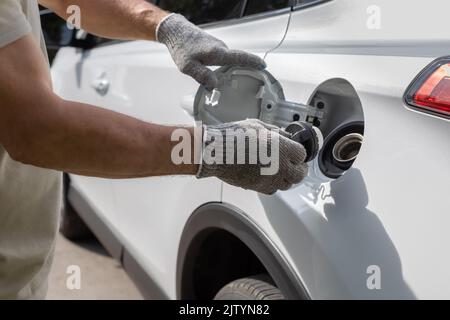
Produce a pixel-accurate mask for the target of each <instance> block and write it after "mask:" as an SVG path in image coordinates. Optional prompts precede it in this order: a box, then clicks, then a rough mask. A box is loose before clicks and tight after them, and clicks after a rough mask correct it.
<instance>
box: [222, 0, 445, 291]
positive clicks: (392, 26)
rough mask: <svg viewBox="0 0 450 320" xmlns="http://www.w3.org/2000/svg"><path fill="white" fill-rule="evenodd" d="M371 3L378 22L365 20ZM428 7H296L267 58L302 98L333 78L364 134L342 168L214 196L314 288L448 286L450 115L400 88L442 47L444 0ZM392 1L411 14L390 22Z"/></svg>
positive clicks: (289, 92)
mask: <svg viewBox="0 0 450 320" xmlns="http://www.w3.org/2000/svg"><path fill="white" fill-rule="evenodd" d="M373 5H376V6H378V7H379V9H380V10H381V29H378V30H373V29H369V28H367V21H368V19H369V18H370V17H371V14H370V13H372V12H373V10H369V11H368V8H370V7H372V6H373ZM427 7H429V8H439V10H433V13H434V14H435V16H433V17H432V16H426V17H424V16H423V10H424V8H423V6H412V5H411V1H360V0H358V1H350V0H348V1H345V0H340V1H338V0H336V1H331V2H328V3H326V4H323V5H321V6H317V7H313V8H309V9H306V10H302V11H298V12H295V13H294V15H293V19H292V23H291V27H290V29H289V33H288V35H287V37H286V40H285V42H284V43H283V45H282V46H281V47H280V48H279V49H278V50H277V51H275V52H274V53H272V54H270V55H269V56H268V58H267V62H268V65H269V71H270V72H271V73H272V74H273V75H274V76H275V77H276V78H277V79H278V80H279V81H280V82H281V83H282V85H283V87H284V90H285V94H286V97H287V99H288V100H290V101H297V102H303V103H307V102H308V101H309V99H310V98H311V96H312V95H313V94H314V93H315V90H316V89H317V88H318V87H319V86H320V84H322V83H323V82H324V81H327V80H329V79H334V78H342V79H345V80H347V81H348V82H349V83H350V84H352V85H353V86H354V87H355V89H356V92H357V94H358V96H359V98H360V99H361V102H362V106H363V109H364V116H365V141H364V145H363V148H362V150H361V153H360V155H359V157H358V159H357V160H356V162H355V164H354V166H353V169H351V170H350V171H349V172H348V173H347V174H346V175H345V176H344V177H342V178H340V179H338V180H336V181H333V182H331V183H322V184H316V185H305V184H304V185H299V186H297V187H296V188H293V189H291V190H289V191H287V192H279V193H277V194H276V195H274V196H271V197H268V196H260V195H257V194H256V193H253V192H249V191H242V190H239V189H237V188H233V187H231V186H228V185H224V193H223V201H224V202H228V203H231V204H233V205H235V206H237V207H239V208H241V209H242V210H244V211H245V212H246V213H247V214H249V215H250V216H251V217H252V219H254V221H257V222H258V224H259V225H260V226H261V227H262V228H263V229H264V230H265V232H267V233H268V234H269V235H270V237H271V238H272V239H273V240H274V241H275V242H276V243H277V245H278V246H279V247H280V248H281V250H282V251H283V253H284V254H285V255H286V256H287V257H289V259H290V261H291V262H292V263H293V265H295V267H296V268H297V270H298V272H299V275H300V277H301V278H302V279H303V282H304V284H305V285H306V287H307V289H308V291H309V292H310V294H311V296H312V298H315V299H327V298H333V299H336V298H338V299H364V298H368V299H374V298H386V299H390V298H401V299H410V298H422V299H430V298H436V299H443V298H446V299H448V298H449V290H448V288H449V286H450V277H449V275H448V272H447V268H448V265H449V264H450V255H449V254H448V250H447V249H448V248H447V247H448V243H450V234H449V233H448V232H447V230H448V227H449V226H450V216H449V212H450V198H449V197H448V195H447V194H448V190H449V189H450V185H449V181H450V170H449V169H448V159H450V143H449V137H450V123H449V121H446V120H443V119H438V118H434V117H431V116H428V115H424V114H421V113H417V112H414V111H411V110H409V109H408V108H407V107H406V106H405V105H404V103H403V100H402V96H403V93H404V91H405V90H406V88H407V86H408V85H409V83H410V82H411V81H412V80H413V78H414V77H415V76H416V75H417V74H418V73H419V72H420V71H421V70H422V69H423V68H424V67H425V66H426V65H427V64H429V63H430V62H431V61H432V60H434V59H435V58H436V57H438V56H442V55H446V54H448V53H449V52H450V37H449V35H448V33H447V32H445V28H444V26H443V21H445V15H446V14H445V12H448V10H449V4H447V3H444V2H442V1H431V2H427ZM406 8H407V9H406ZM372 9H373V7H372ZM405 11H406V12H405ZM368 12H369V13H368ZM401 12H405V15H406V14H407V16H408V20H404V21H403V22H402V23H399V14H400V13H401ZM419 18H422V20H421V23H417V21H419ZM374 274H375V276H379V277H378V279H380V285H381V287H380V289H377V288H373V287H372V285H373V284H374V282H373V281H374V280H373V279H374V278H373V277H371V276H373V275H374Z"/></svg>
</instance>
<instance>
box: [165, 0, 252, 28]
mask: <svg viewBox="0 0 450 320" xmlns="http://www.w3.org/2000/svg"><path fill="white" fill-rule="evenodd" d="M244 3H245V0H160V1H159V3H158V5H159V7H161V8H162V9H164V10H168V11H171V12H177V13H181V14H182V15H184V16H185V17H186V18H187V19H189V20H190V21H192V22H193V23H195V24H205V23H210V22H217V21H222V20H228V19H233V18H240V17H241V13H242V10H243V8H244Z"/></svg>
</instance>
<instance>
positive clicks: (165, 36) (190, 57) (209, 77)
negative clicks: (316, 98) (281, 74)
mask: <svg viewBox="0 0 450 320" xmlns="http://www.w3.org/2000/svg"><path fill="white" fill-rule="evenodd" d="M156 38H157V40H158V41H159V42H161V43H164V44H165V45H166V46H167V48H168V49H169V52H170V54H171V55H172V58H173V60H174V61H175V63H176V65H177V66H178V68H179V69H180V71H181V72H183V73H185V74H187V75H189V76H191V77H192V78H194V79H195V80H197V81H198V82H199V83H200V84H202V85H204V86H205V87H206V88H207V89H210V90H211V89H214V88H216V87H217V84H218V80H217V76H216V75H215V74H214V72H212V71H211V70H210V69H209V68H207V67H206V66H224V65H229V66H240V67H248V68H254V69H264V68H265V67H266V65H265V62H264V60H262V59H261V58H259V57H258V56H255V55H252V54H249V53H246V52H243V51H239V50H230V49H228V47H227V45H226V44H225V43H224V42H222V41H221V40H219V39H216V38H214V37H213V36H211V35H210V34H208V33H206V32H205V31H203V30H202V29H200V28H198V27H196V26H195V25H193V24H192V23H190V22H189V21H188V20H186V18H184V17H183V16H182V15H179V14H172V15H170V16H168V17H167V18H165V19H164V20H163V21H162V22H161V23H160V24H159V26H158V28H157V30H156Z"/></svg>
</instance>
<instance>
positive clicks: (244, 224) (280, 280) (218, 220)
mask: <svg viewBox="0 0 450 320" xmlns="http://www.w3.org/2000/svg"><path fill="white" fill-rule="evenodd" d="M217 232H219V233H220V232H222V233H224V234H228V235H231V237H234V238H235V239H238V240H239V242H240V244H242V245H243V246H245V247H246V248H248V250H249V251H250V252H251V253H252V254H254V256H255V257H256V258H257V259H258V261H259V262H260V263H261V265H262V266H263V267H264V269H265V270H266V271H267V273H268V274H269V275H270V276H271V277H272V279H273V281H274V283H275V284H276V285H277V286H278V288H279V289H280V290H281V291H282V292H283V294H284V295H285V297H286V298H287V299H310V296H309V294H308V292H307V290H306V288H305V287H304V285H303V283H302V281H301V279H300V278H299V277H298V275H297V274H296V272H295V271H294V269H293V268H292V266H291V265H290V264H289V262H288V261H287V259H286V258H285V257H284V256H283V255H282V253H281V252H280V250H279V249H278V248H277V247H276V245H275V244H274V243H273V242H272V240H271V239H270V238H269V237H268V235H266V234H265V233H264V232H263V231H262V230H261V229H260V228H259V227H258V226H257V225H256V224H255V223H254V222H253V221H252V220H251V219H250V218H249V217H248V216H247V215H246V214H245V213H244V212H243V211H241V210H240V209H238V208H236V207H234V206H232V205H230V204H226V203H216V202H214V203H207V204H204V205H202V206H200V207H199V208H197V209H196V210H195V211H194V212H193V214H192V215H191V217H190V218H189V219H188V221H187V223H186V225H185V228H184V230H183V233H182V236H181V239H180V245H179V251H178V258H177V272H176V286H177V288H176V289H177V298H178V299H198V298H205V297H199V294H198V292H197V287H196V283H195V279H196V274H198V273H199V272H202V271H204V270H205V269H201V268H202V266H201V261H200V263H199V260H200V257H201V254H202V252H201V251H202V248H204V245H205V243H208V242H207V240H208V239H211V238H210V236H211V235H212V234H216V235H217ZM216 249H217V248H216ZM243 250H244V254H245V249H243ZM216 251H217V250H216ZM239 251H240V252H241V251H242V250H239ZM233 253H234V252H233ZM250 255H251V254H246V255H245V258H246V259H247V258H248V259H250V261H251V257H250ZM208 258H209V257H208ZM213 260H214V259H211V260H208V261H207V262H206V264H210V263H214V261H213ZM211 261H213V262H211ZM226 261H228V260H226ZM233 263H234V262H233ZM205 267H206V268H208V267H207V266H203V268H205ZM199 268H200V269H201V270H198V269H199ZM225 268H226V267H225ZM242 276H244V275H242ZM208 298H210V296H208Z"/></svg>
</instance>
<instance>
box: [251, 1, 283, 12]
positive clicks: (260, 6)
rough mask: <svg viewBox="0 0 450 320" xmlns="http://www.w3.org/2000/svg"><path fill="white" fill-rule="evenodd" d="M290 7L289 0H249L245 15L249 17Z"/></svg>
mask: <svg viewBox="0 0 450 320" xmlns="http://www.w3.org/2000/svg"><path fill="white" fill-rule="evenodd" d="M288 6H289V0H249V1H248V4H247V8H246V9H245V15H246V16H249V15H252V14H257V13H262V12H266V11H272V10H277V9H283V8H287V7H288Z"/></svg>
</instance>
